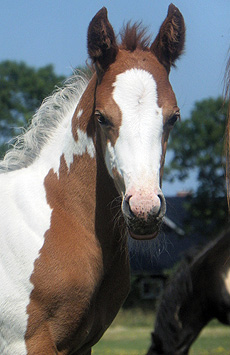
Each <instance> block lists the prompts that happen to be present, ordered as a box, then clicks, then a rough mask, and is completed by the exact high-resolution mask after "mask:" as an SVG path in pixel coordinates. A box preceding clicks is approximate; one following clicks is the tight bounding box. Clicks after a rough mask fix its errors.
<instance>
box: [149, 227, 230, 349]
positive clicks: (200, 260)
mask: <svg viewBox="0 0 230 355" xmlns="http://www.w3.org/2000/svg"><path fill="white" fill-rule="evenodd" d="M213 318H217V319H218V320H219V321H220V322H222V323H224V324H228V325H230V228H229V229H228V230H227V231H226V232H224V233H223V234H222V235H221V236H220V237H219V238H217V239H216V240H215V241H214V242H211V243H209V244H208V245H207V246H206V247H205V248H204V249H203V250H202V251H201V252H199V253H198V254H197V255H196V256H195V257H193V258H190V259H188V260H186V261H184V262H183V264H182V265H181V266H180V267H179V269H178V271H177V272H176V273H175V274H174V275H173V277H172V279H171V280H170V281H169V283H168V284H167V286H166V289H165V291H164V294H163V297H162V300H161V303H160V306H159V308H158V312H157V317H156V322H155V330H154V332H153V333H152V342H151V346H150V348H149V350H148V352H147V354H146V355H156V354H164V355H181V354H188V351H189V348H190V346H191V344H192V343H193V342H194V340H195V339H196V338H197V336H198V335H199V333H200V331H201V329H202V328H203V327H204V326H205V325H206V324H207V323H208V322H209V321H210V320H211V319H213Z"/></svg>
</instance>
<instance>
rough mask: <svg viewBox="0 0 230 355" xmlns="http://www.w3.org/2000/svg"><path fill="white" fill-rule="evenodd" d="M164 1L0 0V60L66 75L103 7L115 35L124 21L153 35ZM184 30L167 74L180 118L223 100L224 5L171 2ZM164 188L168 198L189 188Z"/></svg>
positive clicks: (227, 6) (216, 0)
mask: <svg viewBox="0 0 230 355" xmlns="http://www.w3.org/2000/svg"><path fill="white" fill-rule="evenodd" d="M170 3H171V1H168V0H142V1H140V0H139V1H137V0H136V1H133V0H132V1H131V0H94V1H93V0H84V1H83V0H82V1H80V0H66V1H64V0H39V1H38V0H30V1H28V0H1V11H0V48H1V51H0V61H2V60H5V59H10V60H17V61H21V60H22V61H25V62H26V63H27V64H29V65H32V66H35V67H40V66H44V65H46V64H49V63H52V64H54V67H55V71H56V73H58V74H64V75H66V76H67V75H70V74H71V70H72V68H73V67H76V66H77V65H82V64H84V63H85V61H86V59H87V51H86V33H87V27H88V24H89V22H90V20H91V18H92V17H93V16H94V15H95V13H96V12H97V11H98V10H99V9H100V8H101V7H102V6H106V7H107V9H108V13H109V20H110V22H111V24H112V25H113V27H114V30H115V32H116V33H118V32H119V30H120V28H121V27H122V25H123V23H124V22H127V21H128V20H130V19H131V20H133V21H137V20H138V21H139V20H142V22H143V24H144V25H147V26H148V28H149V32H150V33H151V34H152V35H153V37H152V38H153V39H154V37H155V35H157V33H158V29H159V26H160V25H161V23H162V22H163V20H164V18H165V16H166V14H167V9H168V5H169V4H170ZM174 5H176V6H177V7H178V8H179V9H180V11H181V12H182V14H183V16H184V19H185V23H186V28H187V36H186V51H185V54H184V55H183V56H182V58H181V59H180V60H179V61H178V62H177V68H176V69H173V70H172V72H171V74H170V80H171V83H172V86H173V89H174V91H175V93H176V96H177V100H178V104H179V107H180V108H181V114H182V118H183V117H184V118H185V117H188V116H189V112H190V111H191V109H192V107H193V104H194V102H195V101H199V100H202V99H203V98H207V97H210V96H212V97H217V96H219V95H222V91H223V77H224V71H225V66H226V61H227V57H228V50H229V46H230V21H229V16H230V1H229V0H175V1H174ZM193 183H194V180H193V179H191V180H190V181H188V182H186V183H185V184H181V183H179V184H178V183H176V184H174V185H171V184H170V185H169V184H167V183H166V184H165V188H164V191H165V194H166V195H172V194H174V193H175V192H176V191H178V190H181V189H188V188H191V187H192V186H193Z"/></svg>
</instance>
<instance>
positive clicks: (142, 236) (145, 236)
mask: <svg viewBox="0 0 230 355" xmlns="http://www.w3.org/2000/svg"><path fill="white" fill-rule="evenodd" d="M158 233H159V230H157V231H155V232H153V233H150V234H136V233H134V232H133V231H131V230H130V229H129V235H130V236H131V237H132V238H133V239H136V240H150V239H154V238H156V237H157V236H158Z"/></svg>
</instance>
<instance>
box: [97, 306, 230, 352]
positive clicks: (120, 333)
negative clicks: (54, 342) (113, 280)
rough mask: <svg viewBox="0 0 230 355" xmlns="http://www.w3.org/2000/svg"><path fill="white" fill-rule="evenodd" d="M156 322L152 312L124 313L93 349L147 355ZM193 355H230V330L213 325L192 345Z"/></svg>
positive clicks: (215, 323) (212, 323)
mask: <svg viewBox="0 0 230 355" xmlns="http://www.w3.org/2000/svg"><path fill="white" fill-rule="evenodd" d="M153 322H154V313H153V312H150V311H148V312H147V311H146V312H143V311H141V310H140V309H133V310H128V311H127V310H122V311H121V312H120V313H119V314H118V316H117V318H116V319H115V320H114V322H113V324H112V325H111V327H110V328H109V329H108V330H107V332H106V333H105V334H104V336H103V338H102V339H101V340H100V341H99V343H98V344H97V345H95V346H94V348H93V355H104V354H105V355H107V354H109V355H145V354H146V351H147V349H148V346H149V344H150V332H151V331H152V329H153ZM190 354H191V355H219V354H220V355H230V327H228V326H224V325H222V324H220V323H218V322H217V321H213V322H211V323H210V324H209V325H208V326H207V327H205V328H204V329H203V331H202V332H201V334H200V336H199V338H198V339H197V341H196V342H195V343H194V344H193V346H192V348H191V351H190Z"/></svg>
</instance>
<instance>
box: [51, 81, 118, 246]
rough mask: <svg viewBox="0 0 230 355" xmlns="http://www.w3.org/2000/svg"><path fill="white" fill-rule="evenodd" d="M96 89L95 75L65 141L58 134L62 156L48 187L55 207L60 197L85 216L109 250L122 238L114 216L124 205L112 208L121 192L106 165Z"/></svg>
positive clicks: (88, 225) (86, 225)
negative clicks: (97, 121) (97, 124)
mask: <svg viewBox="0 0 230 355" xmlns="http://www.w3.org/2000/svg"><path fill="white" fill-rule="evenodd" d="M95 89H96V77H95V76H93V78H92V79H91V81H90V82H89V84H88V86H87V88H86V90H85V92H84V93H83V95H82V97H81V99H80V101H79V103H78V105H77V108H76V110H75V112H74V114H73V117H72V120H70V125H68V127H67V129H66V132H65V135H64V136H63V137H64V138H61V139H60V137H61V134H58V135H57V140H58V139H60V141H61V142H62V145H61V147H59V148H58V149H57V151H58V152H57V155H60V157H59V158H58V159H56V160H57V161H58V164H57V163H56V165H57V167H56V168H53V169H50V170H49V173H48V175H47V177H46V180H45V186H46V190H47V191H53V193H51V194H50V195H52V197H50V198H49V196H48V198H49V204H50V205H51V207H52V204H53V203H54V201H56V200H57V198H59V199H60V201H59V202H58V204H59V205H61V204H62V203H63V201H65V206H67V209H68V211H70V213H71V215H73V216H78V217H76V218H80V217H79V215H80V216H83V217H84V218H82V217H81V223H82V224H83V225H85V228H87V229H88V230H89V229H90V230H91V231H92V232H93V233H94V234H96V235H97V238H98V240H99V242H100V244H101V245H102V244H103V246H105V247H106V248H107V249H108V248H109V244H111V243H112V244H113V242H114V241H115V240H118V239H119V238H120V234H119V230H118V228H117V227H116V226H115V227H114V214H116V213H117V211H118V210H119V209H120V205H118V204H117V206H116V207H114V206H112V207H113V208H111V204H112V203H113V201H114V199H116V198H117V196H118V193H117V191H116V189H115V186H114V183H113V180H112V178H110V176H109V174H108V171H107V168H106V166H105V162H104V157H103V148H102V145H101V137H100V130H99V129H98V130H97V129H96V127H95V123H94V118H93V112H94V100H95ZM53 146H54V145H53ZM50 150H51V149H50V148H49V150H48V151H50ZM73 192H74V193H73ZM110 247H111V245H110Z"/></svg>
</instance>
